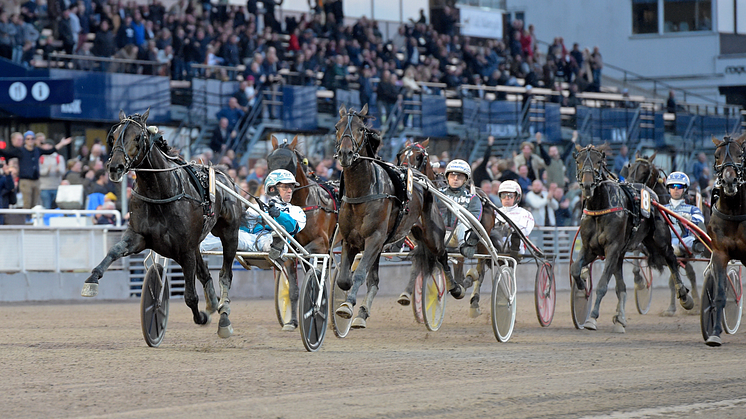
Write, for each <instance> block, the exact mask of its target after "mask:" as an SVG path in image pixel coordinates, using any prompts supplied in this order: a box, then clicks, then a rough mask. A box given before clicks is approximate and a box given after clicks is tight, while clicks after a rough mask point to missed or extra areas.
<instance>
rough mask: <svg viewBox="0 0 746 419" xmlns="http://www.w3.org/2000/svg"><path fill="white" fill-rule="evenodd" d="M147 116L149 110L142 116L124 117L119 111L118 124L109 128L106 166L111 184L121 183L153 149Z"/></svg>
mask: <svg viewBox="0 0 746 419" xmlns="http://www.w3.org/2000/svg"><path fill="white" fill-rule="evenodd" d="M148 114H150V108H148V110H146V111H145V113H144V114H142V115H140V114H133V115H129V116H126V115H125V114H124V112H123V111H121V110H120V111H119V122H118V123H117V124H115V125H114V126H113V127H111V130H109V134H108V135H107V136H106V145H107V147H108V148H109V150H111V151H110V153H111V156H110V157H109V161H108V162H107V163H106V166H107V168H108V172H109V179H110V180H111V181H112V182H121V180H122V178H123V177H124V175H125V174H126V173H127V172H129V171H130V169H133V168H136V167H138V166H140V165H141V164H142V162H143V161H144V160H145V158H146V156H147V154H148V152H149V151H150V149H151V148H152V147H153V142H152V141H150V132H149V131H148Z"/></svg>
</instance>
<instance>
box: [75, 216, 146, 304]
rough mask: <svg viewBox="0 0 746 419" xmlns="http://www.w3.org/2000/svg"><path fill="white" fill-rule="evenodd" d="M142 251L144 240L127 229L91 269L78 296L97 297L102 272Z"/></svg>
mask: <svg viewBox="0 0 746 419" xmlns="http://www.w3.org/2000/svg"><path fill="white" fill-rule="evenodd" d="M143 250H145V238H144V237H143V236H141V235H140V234H137V233H135V232H134V231H132V230H130V229H127V230H126V231H125V232H124V235H122V240H121V241H119V242H118V243H116V244H115V245H114V246H111V249H109V252H108V253H107V254H106V257H104V259H103V260H102V261H101V263H99V264H98V266H96V267H95V268H93V271H91V276H89V277H88V279H86V280H85V284H83V290H82V291H81V292H80V295H82V296H83V297H95V296H96V295H98V280H99V279H101V277H102V276H104V272H106V270H107V269H109V266H111V264H112V263H114V261H115V260H117V259H119V258H122V257H125V256H129V255H134V254H136V253H140V252H142V251H143Z"/></svg>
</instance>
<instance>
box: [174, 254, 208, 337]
mask: <svg viewBox="0 0 746 419" xmlns="http://www.w3.org/2000/svg"><path fill="white" fill-rule="evenodd" d="M177 262H178V263H179V265H181V271H182V272H183V273H184V302H185V303H186V305H187V307H189V308H190V309H191V310H192V318H193V319H194V323H195V324H199V325H202V326H204V325H207V324H208V323H209V322H210V315H209V314H207V313H205V312H204V311H199V296H198V295H197V290H196V289H195V287H194V275H195V266H196V259H195V258H194V254H188V255H186V257H185V258H184V259H182V260H179V261H177Z"/></svg>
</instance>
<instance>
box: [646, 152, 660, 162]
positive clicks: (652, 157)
mask: <svg viewBox="0 0 746 419" xmlns="http://www.w3.org/2000/svg"><path fill="white" fill-rule="evenodd" d="M657 154H658V152H657V151H656V152H655V153H653V155H652V156H650V157H648V161H649V162H650V163H652V162H653V160H655V156H656V155H657Z"/></svg>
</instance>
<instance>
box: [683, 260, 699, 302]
mask: <svg viewBox="0 0 746 419" xmlns="http://www.w3.org/2000/svg"><path fill="white" fill-rule="evenodd" d="M684 271H685V272H686V277H687V278H689V283H691V284H692V288H691V290H692V298H693V299H694V308H693V309H692V310H691V311H690V312H689V313H690V314H699V307H700V300H699V291H698V290H697V274H696V273H695V272H694V267H693V266H692V263H691V262H687V263H686V265H684Z"/></svg>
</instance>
